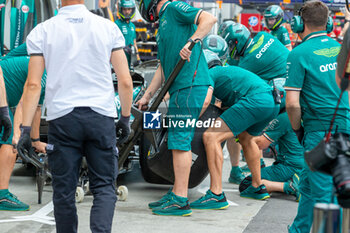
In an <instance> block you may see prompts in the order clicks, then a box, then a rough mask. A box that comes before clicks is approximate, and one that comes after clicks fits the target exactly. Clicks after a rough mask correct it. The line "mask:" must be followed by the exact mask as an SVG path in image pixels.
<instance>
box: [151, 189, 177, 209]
mask: <svg viewBox="0 0 350 233" xmlns="http://www.w3.org/2000/svg"><path fill="white" fill-rule="evenodd" d="M171 192H172V188H170V189H169V191H168V192H167V193H166V194H165V195H164V196H163V197H162V198H161V199H160V200H159V201H155V202H151V203H149V204H148V207H149V208H150V209H153V208H156V207H159V206H161V205H163V204H164V203H165V202H167V201H168V200H169V198H170V194H171Z"/></svg>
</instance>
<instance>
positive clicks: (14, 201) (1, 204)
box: [0, 191, 30, 211]
mask: <svg viewBox="0 0 350 233" xmlns="http://www.w3.org/2000/svg"><path fill="white" fill-rule="evenodd" d="M29 208H30V207H29V205H27V204H25V203H23V202H21V201H20V200H18V198H17V197H16V196H15V195H13V194H12V193H10V192H9V191H7V192H6V193H5V194H2V195H1V196H0V210H8V211H26V210H29Z"/></svg>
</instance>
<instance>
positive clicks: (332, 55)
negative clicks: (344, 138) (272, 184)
mask: <svg viewBox="0 0 350 233" xmlns="http://www.w3.org/2000/svg"><path fill="white" fill-rule="evenodd" d="M291 25H292V29H293V31H294V32H295V33H298V35H299V36H300V38H301V39H302V40H303V41H302V43H301V44H300V45H299V46H298V47H296V48H294V49H293V50H292V51H291V52H290V54H289V56H288V60H287V66H288V67H287V74H288V75H287V80H286V84H285V90H286V91H287V98H286V108H287V113H288V116H289V119H290V121H291V124H292V128H293V129H294V130H295V131H296V132H297V133H300V132H302V129H303V127H304V132H305V134H304V137H303V138H302V135H299V136H300V139H302V140H301V143H302V145H303V146H304V149H305V151H311V150H313V149H314V148H315V147H316V148H317V146H318V144H319V142H320V141H322V139H323V138H324V137H325V135H327V138H329V135H330V133H335V131H337V132H338V133H350V127H349V126H350V115H349V100H348V93H347V92H344V94H343V95H342V98H339V96H340V95H341V91H340V89H339V88H338V86H337V84H336V82H335V80H334V76H335V69H336V62H337V61H336V56H337V55H338V52H339V50H340V45H339V43H338V42H336V41H335V40H333V39H331V38H330V37H328V36H327V32H330V31H332V19H331V18H330V17H329V10H328V7H327V6H326V5H325V4H324V3H322V2H321V1H308V2H305V3H304V5H303V7H302V8H301V9H300V10H299V14H298V15H297V16H294V17H293V19H292V23H291ZM336 106H337V107H336ZM335 109H338V111H337V114H336V115H335V114H334V112H335ZM332 125H334V127H333V126H332ZM308 159H309V156H308V154H306V160H308ZM299 188H300V192H301V199H300V201H299V206H298V213H297V216H296V218H295V219H294V222H293V224H292V225H291V226H290V228H289V232H290V233H294V232H297V233H300V232H301V233H304V232H310V229H311V226H312V223H313V209H314V206H315V204H316V203H332V201H333V199H334V198H333V195H332V193H333V180H332V176H330V175H327V174H323V173H320V172H316V171H314V170H312V169H311V170H310V168H309V167H308V164H306V163H304V167H303V170H302V172H301V174H300V186H299Z"/></svg>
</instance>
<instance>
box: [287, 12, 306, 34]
mask: <svg viewBox="0 0 350 233" xmlns="http://www.w3.org/2000/svg"><path fill="white" fill-rule="evenodd" d="M290 25H291V28H292V31H293V32H294V33H301V32H303V31H304V22H303V19H302V18H301V16H299V15H296V16H293V18H292V21H291V23H290Z"/></svg>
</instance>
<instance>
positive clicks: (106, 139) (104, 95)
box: [17, 0, 132, 233]
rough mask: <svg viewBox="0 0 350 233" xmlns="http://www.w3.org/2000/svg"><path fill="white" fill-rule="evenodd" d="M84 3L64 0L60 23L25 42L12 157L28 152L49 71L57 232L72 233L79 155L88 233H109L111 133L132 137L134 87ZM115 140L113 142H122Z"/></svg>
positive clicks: (114, 42) (109, 32)
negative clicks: (87, 199) (26, 58)
mask: <svg viewBox="0 0 350 233" xmlns="http://www.w3.org/2000/svg"><path fill="white" fill-rule="evenodd" d="M83 4H84V0H62V8H61V9H60V10H59V12H58V14H57V16H55V17H53V18H51V19H49V20H47V21H45V22H43V23H41V24H39V25H38V26H36V27H35V28H34V29H33V31H32V32H31V33H30V34H29V35H28V37H27V47H28V53H29V54H30V55H31V58H30V62H29V71H28V80H27V83H26V85H25V88H24V94H23V99H24V100H23V125H22V126H21V132H22V134H21V138H20V140H19V142H18V147H17V149H18V150H19V151H20V150H22V151H23V150H25V149H27V150H28V149H29V148H30V145H29V142H30V137H29V134H28V130H29V129H30V127H29V126H30V125H31V122H32V119H33V115H34V111H35V109H36V106H37V103H38V100H39V96H40V79H41V76H42V73H43V71H44V68H45V67H46V71H47V83H46V99H45V101H46V106H47V120H48V121H49V138H48V140H49V141H48V143H49V144H48V146H47V152H48V156H49V166H50V168H51V173H52V187H53V203H54V214H55V220H56V229H57V232H59V233H60V232H63V233H67V232H77V225H78V217H77V214H76V207H75V190H76V186H77V183H78V174H79V168H80V163H81V159H82V155H84V156H86V159H87V163H88V168H89V181H90V190H91V192H92V194H93V196H94V202H93V206H92V209H91V216H90V228H91V231H92V232H111V225H112V220H113V214H114V207H115V202H116V195H115V179H116V175H115V174H116V172H117V171H116V169H117V166H116V164H117V161H116V160H117V151H116V130H117V132H121V135H122V137H121V138H119V139H120V140H124V139H125V138H127V137H128V135H129V133H130V128H129V117H130V108H131V104H132V80H131V77H130V74H129V69H128V62H127V59H126V57H125V54H124V51H123V49H122V48H123V47H124V46H125V44H124V38H123V36H122V33H121V32H120V30H119V29H118V27H117V26H116V25H115V24H114V23H113V22H111V21H109V20H107V19H104V18H102V17H99V16H97V15H94V14H93V13H91V12H89V11H88V10H87V9H86V7H85V6H84V5H83ZM110 62H111V63H112V65H113V67H114V70H115V72H116V75H117V77H118V90H119V95H120V100H121V105H122V113H121V114H122V117H121V119H120V120H119V121H118V123H117V125H116V127H115V125H114V118H115V117H116V116H117V114H116V106H115V104H114V88H113V82H112V77H111V68H110ZM119 139H118V140H119Z"/></svg>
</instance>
